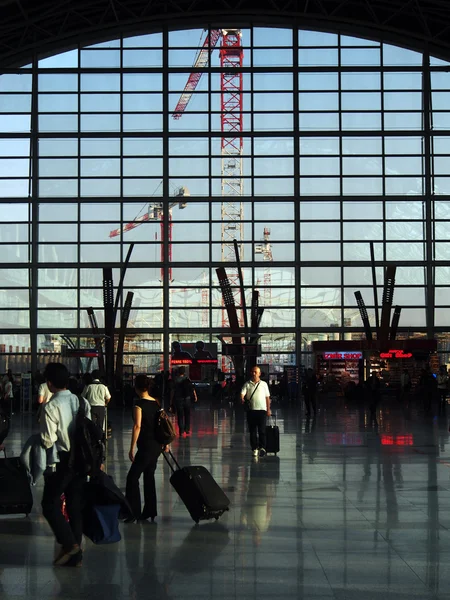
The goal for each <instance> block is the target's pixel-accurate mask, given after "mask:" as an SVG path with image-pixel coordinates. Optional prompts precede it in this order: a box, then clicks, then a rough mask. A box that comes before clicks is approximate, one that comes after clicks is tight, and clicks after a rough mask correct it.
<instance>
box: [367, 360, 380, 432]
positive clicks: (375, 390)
mask: <svg viewBox="0 0 450 600" xmlns="http://www.w3.org/2000/svg"><path fill="white" fill-rule="evenodd" d="M367 383H368V388H369V394H370V405H369V408H370V417H371V419H372V421H376V414H377V407H378V404H379V402H380V388H381V383H380V378H379V377H378V375H377V373H376V372H375V371H373V372H372V374H371V375H370V377H369V379H368V382H367Z"/></svg>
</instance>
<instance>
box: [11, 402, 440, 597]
mask: <svg viewBox="0 0 450 600" xmlns="http://www.w3.org/2000/svg"><path fill="white" fill-rule="evenodd" d="M277 412H278V425H279V426H280V431H281V452H280V454H279V455H278V456H267V457H264V458H260V459H259V460H257V461H255V460H254V459H253V457H252V455H251V451H250V448H249V445H248V439H247V434H246V428H245V422H244V415H243V413H242V412H241V411H240V410H238V411H234V410H232V409H231V408H229V407H228V406H227V407H218V408H210V407H208V406H205V405H203V406H199V407H198V408H197V409H196V411H195V414H194V433H193V435H192V437H190V438H186V439H179V440H176V442H174V444H173V450H174V452H175V454H176V456H177V457H178V460H179V462H180V463H181V464H183V465H186V464H189V463H190V464H202V465H205V466H206V467H208V468H209V469H210V470H211V471H212V473H213V475H214V476H215V478H216V479H217V480H218V482H219V483H220V484H221V485H222V486H223V488H224V489H225V491H226V493H227V494H228V495H229V497H230V499H231V502H232V506H231V510H230V512H229V513H226V514H225V515H224V516H223V517H222V518H221V519H220V521H219V522H217V523H216V522H212V523H202V524H200V525H199V526H195V525H194V523H193V522H192V521H191V520H190V517H189V515H188V513H187V511H186V510H185V508H184V506H183V505H182V504H181V502H180V501H179V499H178V497H177V495H176V494H175V492H174V491H173V490H172V488H171V486H170V484H169V475H170V473H169V470H168V467H167V465H165V464H163V461H162V460H161V461H160V463H159V465H158V471H157V489H158V509H159V516H158V518H157V524H155V525H151V524H144V525H143V524H132V525H130V524H128V525H125V524H122V525H121V532H122V535H123V539H122V541H121V542H120V543H118V544H113V545H109V546H94V545H93V544H92V543H90V542H87V543H86V551H85V557H84V564H83V567H82V568H81V569H73V570H72V569H64V568H59V569H58V568H53V567H52V566H51V560H52V556H53V551H54V541H53V536H52V534H51V531H50V530H49V527H48V526H47V524H46V522H45V521H44V520H43V518H42V516H41V514H40V498H41V493H42V483H40V484H39V485H38V486H37V487H36V488H35V489H34V492H35V498H36V502H35V506H34V509H33V513H32V515H31V516H30V518H28V519H25V518H22V517H19V518H17V517H14V518H11V517H9V518H6V517H0V599H1V600H25V599H27V600H29V599H36V600H46V599H50V598H68V599H73V600H75V599H81V598H83V599H91V598H95V599H96V600H103V599H107V600H119V599H122V598H124V599H128V598H129V599H134V600H140V599H141V598H142V599H144V598H145V599H146V598H149V599H151V600H169V599H173V600H176V599H179V598H186V599H190V598H192V599H194V598H195V599H196V600H206V599H209V600H210V599H214V598H218V599H221V600H222V599H223V600H228V599H233V600H240V599H242V598H245V600H253V599H254V600H261V599H267V600H268V599H269V598H283V599H284V600H294V599H295V600H298V599H302V600H308V599H312V598H314V599H315V600H318V599H325V598H328V599H331V598H334V599H336V600H344V599H348V600H356V599H358V600H359V599H363V600H374V599H377V600H393V599H394V598H395V600H406V599H408V600H411V599H417V600H427V599H431V598H434V599H440V600H444V599H446V600H450V569H449V562H450V531H449V528H450V480H449V478H450V448H449V447H448V443H449V434H448V421H447V418H446V417H439V418H438V417H433V416H430V417H425V416H424V415H422V414H421V413H420V412H418V411H415V410H414V409H413V410H408V411H405V410H404V409H402V407H400V406H399V405H398V404H396V403H395V402H394V401H386V402H385V403H384V404H383V405H382V407H381V410H380V411H379V414H378V423H371V422H370V419H369V417H368V414H367V413H366V412H365V411H364V410H363V409H360V408H358V407H345V406H344V405H341V404H340V405H337V404H336V401H333V400H330V399H329V400H327V401H326V402H323V403H321V406H320V410H319V412H318V415H317V418H316V419H314V420H311V421H306V420H305V418H304V417H303V415H302V412H301V411H297V410H296V409H294V408H290V409H286V408H285V409H283V408H282V407H280V408H279V409H278V411H277ZM110 416H111V421H112V424H113V436H112V438H111V440H110V442H109V459H108V472H109V473H110V474H111V475H113V476H114V477H115V479H116V482H117V483H118V484H119V486H120V487H121V488H123V487H124V483H125V477H126V473H127V470H128V466H129V462H128V459H127V452H128V447H129V440H130V435H131V417H130V414H129V411H125V412H123V411H122V410H120V411H115V412H113V411H111V415H110ZM14 419H15V420H14V422H13V431H12V433H11V435H10V437H9V440H8V449H9V451H10V454H17V453H18V452H19V450H20V448H21V444H22V443H23V442H24V441H25V439H26V438H27V437H28V435H29V434H30V432H31V431H32V430H33V429H34V428H35V425H34V421H33V419H32V418H31V417H30V416H26V417H20V416H18V415H16V416H15V417H14ZM0 484H1V482H0Z"/></svg>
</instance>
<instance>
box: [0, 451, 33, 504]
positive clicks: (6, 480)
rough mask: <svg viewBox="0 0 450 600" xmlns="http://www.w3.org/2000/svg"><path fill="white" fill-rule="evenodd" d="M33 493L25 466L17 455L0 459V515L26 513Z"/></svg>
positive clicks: (31, 502) (31, 501)
mask: <svg viewBox="0 0 450 600" xmlns="http://www.w3.org/2000/svg"><path fill="white" fill-rule="evenodd" d="M32 507H33V495H32V493H31V488H30V483H29V481H28V475H27V472H26V469H25V467H24V466H23V464H22V463H21V462H20V458H19V457H18V456H14V457H12V458H7V457H6V452H5V458H2V459H0V515H18V514H22V513H23V514H25V515H28V514H29V513H30V512H31V509H32Z"/></svg>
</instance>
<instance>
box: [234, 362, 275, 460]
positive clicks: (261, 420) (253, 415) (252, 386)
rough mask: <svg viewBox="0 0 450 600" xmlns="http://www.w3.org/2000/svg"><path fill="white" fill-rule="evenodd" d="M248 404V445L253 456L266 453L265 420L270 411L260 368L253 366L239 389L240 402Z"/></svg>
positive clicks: (267, 393) (268, 395)
mask: <svg viewBox="0 0 450 600" xmlns="http://www.w3.org/2000/svg"><path fill="white" fill-rule="evenodd" d="M245 398H246V400H247V402H248V404H249V407H248V411H247V424H248V431H249V433H250V445H251V447H252V452H253V456H255V457H257V456H258V455H259V456H264V455H265V454H266V450H265V447H266V420H267V417H270V415H271V414H272V413H271V412H270V392H269V387H268V385H267V383H266V382H265V381H262V380H261V369H260V368H259V367H253V368H252V371H251V379H250V380H249V381H246V382H245V383H244V385H243V387H242V390H241V402H242V403H244V402H245Z"/></svg>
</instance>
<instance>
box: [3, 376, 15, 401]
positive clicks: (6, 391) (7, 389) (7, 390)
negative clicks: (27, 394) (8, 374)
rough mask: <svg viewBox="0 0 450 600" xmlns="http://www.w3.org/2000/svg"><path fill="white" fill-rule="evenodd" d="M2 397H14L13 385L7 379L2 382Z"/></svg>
mask: <svg viewBox="0 0 450 600" xmlns="http://www.w3.org/2000/svg"><path fill="white" fill-rule="evenodd" d="M3 398H5V399H7V398H8V399H9V398H14V394H13V386H12V383H11V382H10V380H9V379H7V380H6V382H5V383H4V384H3Z"/></svg>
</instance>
